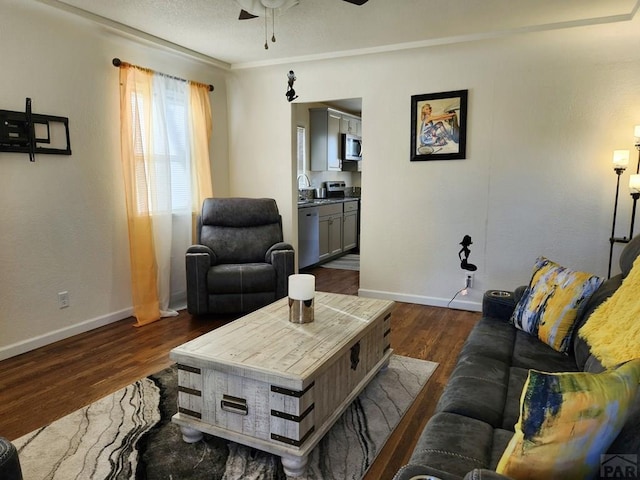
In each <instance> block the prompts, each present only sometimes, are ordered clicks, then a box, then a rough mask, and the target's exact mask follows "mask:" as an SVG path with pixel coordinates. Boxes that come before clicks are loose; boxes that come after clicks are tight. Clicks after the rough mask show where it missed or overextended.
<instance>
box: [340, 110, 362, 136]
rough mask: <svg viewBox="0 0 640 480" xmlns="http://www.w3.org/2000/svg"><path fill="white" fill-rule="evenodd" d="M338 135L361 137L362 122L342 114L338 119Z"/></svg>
mask: <svg viewBox="0 0 640 480" xmlns="http://www.w3.org/2000/svg"><path fill="white" fill-rule="evenodd" d="M340 133H350V134H351V135H357V136H359V137H361V136H362V121H361V120H360V119H359V118H358V117H352V116H351V115H345V114H342V117H341V118H340Z"/></svg>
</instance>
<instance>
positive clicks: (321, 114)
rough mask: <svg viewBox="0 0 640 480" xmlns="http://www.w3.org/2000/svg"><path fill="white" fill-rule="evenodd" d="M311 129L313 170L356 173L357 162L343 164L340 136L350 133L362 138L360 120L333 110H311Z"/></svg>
mask: <svg viewBox="0 0 640 480" xmlns="http://www.w3.org/2000/svg"><path fill="white" fill-rule="evenodd" d="M309 126H310V129H311V170H312V171H315V172H323V171H341V170H347V171H356V170H359V169H358V168H357V165H356V162H343V161H342V158H341V157H342V153H341V145H340V139H341V137H340V135H341V134H343V133H350V134H352V135H357V136H361V132H362V122H361V120H360V118H358V117H356V116H354V115H349V114H347V113H343V112H340V111H339V110H334V109H332V108H311V109H309Z"/></svg>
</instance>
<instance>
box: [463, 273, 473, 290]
mask: <svg viewBox="0 0 640 480" xmlns="http://www.w3.org/2000/svg"><path fill="white" fill-rule="evenodd" d="M464 288H465V289H467V288H473V273H465V275H464Z"/></svg>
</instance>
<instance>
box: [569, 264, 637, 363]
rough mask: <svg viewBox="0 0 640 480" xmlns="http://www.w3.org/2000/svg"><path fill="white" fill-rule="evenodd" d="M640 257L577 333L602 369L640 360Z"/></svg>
mask: <svg viewBox="0 0 640 480" xmlns="http://www.w3.org/2000/svg"><path fill="white" fill-rule="evenodd" d="M639 291H640V257H638V258H637V259H636V260H635V262H634V264H633V268H632V269H631V272H629V275H627V277H626V278H625V279H624V280H623V282H622V285H621V286H620V288H618V290H616V292H615V293H614V294H613V295H612V296H611V297H610V298H608V299H607V300H606V301H605V302H604V303H603V304H602V305H600V306H599V307H598V309H597V310H596V311H595V312H593V314H592V315H591V316H590V317H589V319H588V320H587V322H586V323H585V324H584V326H583V327H582V328H581V329H580V331H579V332H578V333H579V335H580V336H581V337H582V338H584V339H585V340H586V341H587V343H588V344H589V345H590V347H591V353H592V354H593V355H595V356H596V358H597V359H598V360H600V362H601V363H602V365H603V366H604V367H606V368H612V367H614V366H616V365H617V364H619V363H622V362H626V361H628V360H632V359H634V358H640V296H639V295H638V292H639Z"/></svg>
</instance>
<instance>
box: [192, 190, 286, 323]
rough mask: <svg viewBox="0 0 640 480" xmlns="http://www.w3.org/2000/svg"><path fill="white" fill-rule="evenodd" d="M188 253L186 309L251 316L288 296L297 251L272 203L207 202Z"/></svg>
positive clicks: (257, 200) (258, 200)
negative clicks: (286, 238) (259, 309)
mask: <svg viewBox="0 0 640 480" xmlns="http://www.w3.org/2000/svg"><path fill="white" fill-rule="evenodd" d="M196 238H197V244H196V245H192V246H191V247H189V248H188V249H187V253H186V271H187V310H188V311H189V313H191V314H194V315H200V314H209V313H219V314H229V313H247V312H251V311H253V310H257V309H258V308H261V307H263V306H265V305H268V304H269V303H272V302H274V301H276V300H278V299H280V298H283V297H285V296H287V289H288V277H289V275H291V274H293V273H294V257H295V252H294V250H293V247H292V246H291V245H290V244H288V243H284V242H283V241H282V240H283V237H282V217H281V216H280V213H279V211H278V206H277V205H276V202H275V200H273V199H270V198H207V199H206V200H205V201H204V203H203V205H202V212H201V214H200V215H199V217H198V224H197V228H196Z"/></svg>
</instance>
